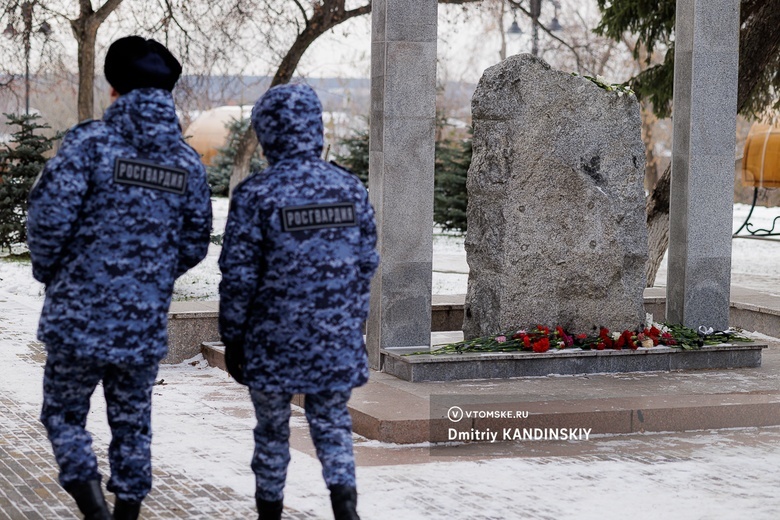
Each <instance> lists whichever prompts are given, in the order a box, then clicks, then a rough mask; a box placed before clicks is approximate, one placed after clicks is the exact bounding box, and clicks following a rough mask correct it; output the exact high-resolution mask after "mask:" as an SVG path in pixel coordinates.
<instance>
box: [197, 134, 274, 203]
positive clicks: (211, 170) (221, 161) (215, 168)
mask: <svg viewBox="0 0 780 520" xmlns="http://www.w3.org/2000/svg"><path fill="white" fill-rule="evenodd" d="M227 127H228V138H227V142H226V143H225V146H223V147H222V148H220V149H219V150H218V151H217V155H215V156H214V160H213V161H212V162H211V165H210V166H207V167H206V175H207V178H208V183H209V186H211V193H212V194H214V195H223V196H225V197H227V196H228V193H229V191H230V173H231V172H232V170H233V161H234V160H235V158H236V154H237V153H238V141H239V139H240V138H241V136H242V135H243V134H244V132H246V130H247V128H249V119H233V120H232V121H231V122H230V123H228V125H227ZM260 153H261V150H260V148H258V149H257V150H256V151H255V153H254V155H253V156H252V163H251V166H250V171H252V172H256V171H259V170H262V169H263V168H265V167H266V166H267V163H266V161H265V160H264V159H263V158H262V157H261V155H260Z"/></svg>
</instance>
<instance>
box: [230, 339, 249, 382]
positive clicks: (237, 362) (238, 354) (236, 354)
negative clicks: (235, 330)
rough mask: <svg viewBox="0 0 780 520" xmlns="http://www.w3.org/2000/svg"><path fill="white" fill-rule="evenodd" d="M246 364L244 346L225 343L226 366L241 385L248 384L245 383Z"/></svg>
mask: <svg viewBox="0 0 780 520" xmlns="http://www.w3.org/2000/svg"><path fill="white" fill-rule="evenodd" d="M244 365H246V357H245V356H244V346H243V345H225V366H226V367H227V371H228V374H230V375H231V376H233V379H235V380H236V382H237V383H238V384H240V385H245V384H246V383H244Z"/></svg>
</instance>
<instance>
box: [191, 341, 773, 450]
mask: <svg viewBox="0 0 780 520" xmlns="http://www.w3.org/2000/svg"><path fill="white" fill-rule="evenodd" d="M768 343H769V345H768V347H767V348H766V349H765V350H764V355H763V363H762V365H761V366H760V367H756V368H741V369H730V370H697V371H679V370H676V371H668V372H642V373H620V374H583V375H574V376H545V377H523V378H513V379H503V380H469V381H450V382H418V383H413V382H409V381H404V380H402V379H399V378H397V377H395V376H392V375H390V374H386V373H382V372H372V373H371V378H370V381H369V383H368V384H367V385H365V386H363V387H361V388H356V389H355V390H354V391H353V394H352V399H351V401H350V403H349V408H350V412H351V414H352V420H353V429H354V431H355V432H356V433H358V434H360V435H363V436H364V437H367V438H369V439H376V440H379V441H382V442H390V443H397V444H416V443H422V442H443V441H447V440H448V435H449V429H450V428H451V427H456V428H457V429H458V430H459V431H462V430H463V429H465V430H469V429H471V428H474V429H483V430H484V429H485V428H490V429H493V430H494V431H496V430H499V429H503V428H525V429H534V428H541V429H550V428H576V429H579V428H584V429H590V432H589V434H590V435H614V434H626V433H637V432H667V431H669V432H671V431H692V430H702V429H717V428H737V427H753V426H773V425H780V344H778V343H774V342H771V341H770V342H768ZM204 355H205V356H206V358H207V359H208V360H209V363H210V364H212V365H214V366H223V367H224V360H223V347H222V346H221V344H210V345H204ZM296 403H297V404H302V398H301V397H300V396H297V397H296ZM452 406H459V407H460V408H461V409H463V410H466V411H469V410H471V411H480V410H481V411H485V412H491V413H492V414H493V415H494V416H495V415H500V414H498V413H497V412H500V411H507V410H509V411H513V412H524V414H525V416H524V417H514V418H501V417H487V416H483V417H474V418H470V419H467V420H465V421H459V422H458V424H452V423H453V421H451V420H450V419H448V410H449V409H450V408H451V407H452ZM483 415H485V414H483Z"/></svg>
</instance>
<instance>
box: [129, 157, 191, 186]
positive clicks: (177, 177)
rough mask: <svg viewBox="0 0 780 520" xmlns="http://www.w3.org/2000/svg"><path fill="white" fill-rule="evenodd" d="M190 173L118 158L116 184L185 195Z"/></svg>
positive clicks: (179, 169)
mask: <svg viewBox="0 0 780 520" xmlns="http://www.w3.org/2000/svg"><path fill="white" fill-rule="evenodd" d="M188 175H189V174H188V172H187V171H186V170H182V169H181V168H174V167H171V166H165V165H162V164H156V163H152V162H148V161H140V160H138V159H123V158H121V157H117V158H116V160H115V161H114V182H117V183H119V184H128V185H130V186H141V187H143V188H151V189H153V190H161V191H167V192H170V193H178V194H179V195H183V194H184V193H185V192H186V191H187V177H188Z"/></svg>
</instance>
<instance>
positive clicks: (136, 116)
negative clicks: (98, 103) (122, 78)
mask: <svg viewBox="0 0 780 520" xmlns="http://www.w3.org/2000/svg"><path fill="white" fill-rule="evenodd" d="M103 121H105V122H106V123H108V125H109V126H111V127H112V128H113V129H114V130H116V131H117V132H119V134H120V135H121V136H122V137H123V138H124V139H125V140H126V141H127V142H128V143H130V144H131V145H132V146H133V148H135V149H136V150H139V151H142V152H147V153H150V152H151V153H154V152H163V151H165V150H169V149H171V148H172V147H174V146H175V145H176V143H177V142H178V141H179V140H180V139H181V128H180V127H179V118H178V117H177V116H176V109H175V108H174V104H173V96H171V93H170V92H168V91H166V90H163V89H157V88H142V89H136V90H131V91H130V92H128V93H127V94H124V95H122V96H119V98H118V99H117V100H116V101H114V103H113V104H112V105H111V106H110V107H108V109H107V110H106V112H105V114H104V115H103Z"/></svg>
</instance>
